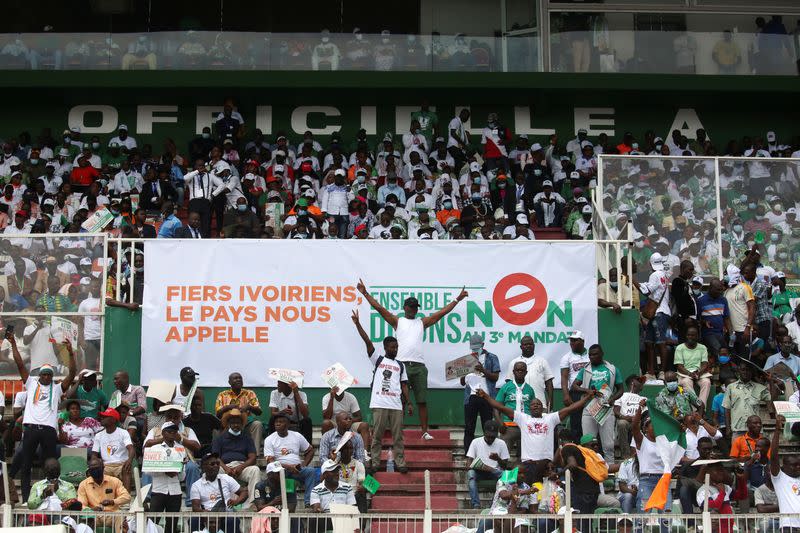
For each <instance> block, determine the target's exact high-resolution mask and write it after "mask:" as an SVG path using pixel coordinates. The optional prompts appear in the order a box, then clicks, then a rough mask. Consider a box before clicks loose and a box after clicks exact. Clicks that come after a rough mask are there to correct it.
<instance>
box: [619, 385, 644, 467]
mask: <svg viewBox="0 0 800 533" xmlns="http://www.w3.org/2000/svg"><path fill="white" fill-rule="evenodd" d="M625 386H626V387H627V388H628V392H625V393H623V394H622V396H620V397H619V399H618V400H617V401H616V402H614V416H615V417H616V419H617V434H616V438H617V446H618V447H619V450H620V453H621V454H622V458H623V459H627V458H628V457H631V456H632V455H633V450H632V449H631V424H632V423H633V416H634V415H635V414H636V410H637V409H639V407H641V408H642V409H643V410H644V411H647V403H646V402H647V398H645V397H644V396H642V395H641V394H639V393H640V392H642V388H643V387H644V382H643V380H642V378H641V376H633V375H631V376H628V377H627V378H625Z"/></svg>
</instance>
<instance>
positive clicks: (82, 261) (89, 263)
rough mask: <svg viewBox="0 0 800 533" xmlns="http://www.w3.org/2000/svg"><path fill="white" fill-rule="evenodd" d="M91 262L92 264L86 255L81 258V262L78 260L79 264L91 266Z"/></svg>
mask: <svg viewBox="0 0 800 533" xmlns="http://www.w3.org/2000/svg"><path fill="white" fill-rule="evenodd" d="M91 264H92V260H91V259H89V258H88V257H83V258H81V262H80V265H81V266H91Z"/></svg>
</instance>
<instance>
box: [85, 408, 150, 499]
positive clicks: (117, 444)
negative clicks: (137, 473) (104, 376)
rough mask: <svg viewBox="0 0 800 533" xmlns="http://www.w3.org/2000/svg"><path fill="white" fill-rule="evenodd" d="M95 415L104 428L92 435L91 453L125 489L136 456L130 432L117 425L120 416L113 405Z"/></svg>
mask: <svg viewBox="0 0 800 533" xmlns="http://www.w3.org/2000/svg"><path fill="white" fill-rule="evenodd" d="M97 416H98V417H99V418H100V424H102V426H103V428H104V429H103V431H101V432H99V433H97V434H96V435H95V436H94V442H93V443H92V453H93V454H94V455H96V456H98V457H100V459H102V460H103V465H104V468H105V473H106V474H108V475H109V476H111V477H115V478H117V479H119V480H120V481H122V484H123V485H125V488H126V489H127V488H130V486H131V483H130V474H131V470H130V469H131V464H132V462H133V458H134V457H136V453H135V452H134V450H133V442H132V441H131V434H130V433H128V431H127V430H125V429H122V428H119V427H117V424H118V423H119V418H120V417H119V413H118V412H117V410H116V409H114V408H113V407H109V408H108V409H106V410H105V411H102V412H100V413H99V414H98V415H97ZM160 429H161V428H159V431H160Z"/></svg>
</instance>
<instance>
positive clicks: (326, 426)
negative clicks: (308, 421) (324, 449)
mask: <svg viewBox="0 0 800 533" xmlns="http://www.w3.org/2000/svg"><path fill="white" fill-rule="evenodd" d="M339 413H349V414H350V418H351V419H352V421H353V423H352V424H351V425H350V428H349V430H350V431H355V432H356V433H358V434H359V435H361V440H363V441H364V449H365V450H369V447H370V444H371V443H372V441H371V440H370V432H369V424H367V423H366V422H364V418H363V416H362V415H361V406H360V405H358V400H357V399H356V397H355V396H353V395H352V394H351V393H349V392H347V391H344V392H339V388H338V387H333V388H332V389H331V391H330V392H328V393H326V394H325V396H323V397H322V433H323V435H324V434H325V432H327V431H330V430H332V429H333V428H334V427H335V426H336V422H334V420H335V419H336V415H338V414H339Z"/></svg>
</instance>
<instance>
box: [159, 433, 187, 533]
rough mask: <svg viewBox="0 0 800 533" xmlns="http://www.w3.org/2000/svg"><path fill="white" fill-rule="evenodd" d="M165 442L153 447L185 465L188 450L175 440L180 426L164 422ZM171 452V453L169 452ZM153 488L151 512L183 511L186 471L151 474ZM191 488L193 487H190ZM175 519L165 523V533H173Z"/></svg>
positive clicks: (169, 519)
mask: <svg viewBox="0 0 800 533" xmlns="http://www.w3.org/2000/svg"><path fill="white" fill-rule="evenodd" d="M161 435H162V437H163V439H164V440H163V441H162V442H161V443H159V444H156V445H155V446H153V448H161V449H163V450H164V453H165V454H166V455H167V457H171V458H174V459H179V460H181V461H183V462H184V463H185V462H187V461H188V460H189V457H188V455H187V454H186V448H185V447H184V446H183V445H182V444H181V443H179V442H176V441H175V439H176V438H177V436H178V425H177V424H175V423H174V422H164V424H162V425H161ZM167 450H169V452H167ZM150 476H151V479H152V483H153V486H152V488H151V494H150V512H153V513H161V512H164V511H166V512H168V513H175V512H178V511H180V510H181V496H182V495H183V490H182V489H181V481H183V479H184V478H185V477H186V471H185V469H181V471H180V472H152V473H151V474H150ZM190 488H191V487H190ZM174 522H175V519H174V518H167V519H166V520H165V523H164V533H172V530H173V527H174Z"/></svg>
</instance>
